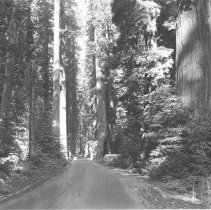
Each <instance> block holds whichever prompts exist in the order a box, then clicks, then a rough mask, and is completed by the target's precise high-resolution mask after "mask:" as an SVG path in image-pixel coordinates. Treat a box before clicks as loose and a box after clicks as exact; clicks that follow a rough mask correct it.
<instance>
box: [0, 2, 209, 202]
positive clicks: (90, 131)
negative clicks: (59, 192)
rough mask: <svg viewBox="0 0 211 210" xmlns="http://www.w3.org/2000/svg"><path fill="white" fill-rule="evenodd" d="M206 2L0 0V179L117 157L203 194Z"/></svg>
mask: <svg viewBox="0 0 211 210" xmlns="http://www.w3.org/2000/svg"><path fill="white" fill-rule="evenodd" d="M210 4H211V1H210V0H200V1H198V0H189V1H188V0H178V1H176V0H113V1H108V0H89V1H86V10H84V11H86V15H84V17H85V20H84V19H82V18H81V17H80V11H79V10H78V6H77V2H76V1H74V0H61V1H59V0H55V1H51V0H45V1H42V0H0V99H1V104H0V119H1V121H0V172H1V173H0V179H2V180H4V179H7V177H8V176H11V174H13V175H14V174H15V173H22V170H32V169H34V168H40V167H46V165H48V166H49V167H53V166H54V167H55V166H64V165H66V164H67V161H66V159H68V158H73V157H74V156H76V155H82V156H84V157H90V158H91V159H96V160H98V161H99V162H102V161H103V157H104V156H105V155H106V154H121V161H120V162H119V163H118V166H120V167H123V168H130V169H131V170H132V171H133V172H135V173H139V174H141V175H144V176H148V177H150V178H151V179H156V180H162V181H164V182H168V183H169V188H171V189H174V190H177V191H178V192H181V193H185V192H189V191H193V192H194V194H193V195H194V198H195V197H197V198H201V197H204V196H207V197H211V190H210V174H211V139H210V136H211V120H210V119H211V116H210V107H211V104H210V103H211V102H210V98H211V86H210V84H211V83H210V81H211V79H210V66H211V63H210V59H209V56H210V53H211V49H210V46H211V45H210V35H211V19H210V12H211V11H210V8H211V7H210ZM84 17H83V18H84ZM84 21H85V22H84ZM84 47H85V48H84ZM83 49H85V50H83ZM82 51H83V53H84V57H85V59H82V57H81V52H82Z"/></svg>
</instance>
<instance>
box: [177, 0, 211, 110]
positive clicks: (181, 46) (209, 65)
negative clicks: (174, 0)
mask: <svg viewBox="0 0 211 210" xmlns="http://www.w3.org/2000/svg"><path fill="white" fill-rule="evenodd" d="M194 3H195V5H192V8H191V9H190V10H187V11H184V10H182V11H180V13H179V16H178V22H177V40H176V45H177V49H176V53H177V55H176V64H177V86H178V91H179V95H180V96H181V97H182V100H183V102H184V104H186V105H187V106H190V107H192V108H194V109H195V110H197V109H198V108H200V107H203V108H207V109H208V110H210V108H211V82H210V81H211V74H210V71H211V60H210V54H211V41H210V40H211V39H210V37H211V18H210V14H211V0H200V1H197V0H195V2H194Z"/></svg>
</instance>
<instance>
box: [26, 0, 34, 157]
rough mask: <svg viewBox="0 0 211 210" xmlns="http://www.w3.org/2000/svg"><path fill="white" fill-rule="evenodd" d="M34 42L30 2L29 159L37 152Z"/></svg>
mask: <svg viewBox="0 0 211 210" xmlns="http://www.w3.org/2000/svg"><path fill="white" fill-rule="evenodd" d="M33 43H34V40H33V23H32V21H31V0H29V2H28V14H27V34H26V44H27V49H26V64H27V66H28V70H29V90H28V97H29V157H30V156H31V155H33V154H34V152H35V147H34V144H35V98H34V94H35V91H34V85H35V71H34V69H33V65H32V62H31V59H32V53H33V52H32V49H31V44H33Z"/></svg>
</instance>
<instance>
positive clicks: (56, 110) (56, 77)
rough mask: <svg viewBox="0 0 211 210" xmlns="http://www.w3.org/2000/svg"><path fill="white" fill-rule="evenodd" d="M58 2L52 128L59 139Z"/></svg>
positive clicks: (56, 1)
mask: <svg viewBox="0 0 211 210" xmlns="http://www.w3.org/2000/svg"><path fill="white" fill-rule="evenodd" d="M59 22H60V0H54V63H53V128H54V131H55V134H56V136H57V138H58V140H59V139H60V70H61V66H60V24H59Z"/></svg>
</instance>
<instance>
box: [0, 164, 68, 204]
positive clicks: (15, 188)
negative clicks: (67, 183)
mask: <svg viewBox="0 0 211 210" xmlns="http://www.w3.org/2000/svg"><path fill="white" fill-rule="evenodd" d="M70 163H71V161H69V162H67V163H66V164H61V165H59V164H46V165H44V166H42V167H34V168H23V170H16V171H14V172H12V173H11V174H10V175H7V176H5V175H4V177H1V176H0V202H1V203H2V202H5V201H7V200H9V199H12V198H14V197H16V196H20V195H22V194H23V193H25V192H27V191H29V190H32V189H33V188H35V187H37V186H39V185H40V184H42V183H44V182H46V181H48V180H50V179H51V178H53V177H55V176H57V175H59V174H61V173H63V172H65V171H66V170H67V168H68V167H69V166H70Z"/></svg>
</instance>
